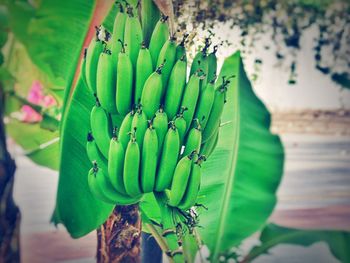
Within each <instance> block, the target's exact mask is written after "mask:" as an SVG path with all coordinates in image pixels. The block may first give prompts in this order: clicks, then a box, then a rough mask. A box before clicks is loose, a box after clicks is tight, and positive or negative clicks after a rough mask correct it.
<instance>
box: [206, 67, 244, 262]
mask: <svg viewBox="0 0 350 263" xmlns="http://www.w3.org/2000/svg"><path fill="white" fill-rule="evenodd" d="M240 63H241V62H240V61H239V63H238V65H237V74H236V76H240V74H239V72H240ZM235 84H236V85H232V86H231V87H232V88H235V89H236V91H235V92H234V93H233V94H237V95H238V94H239V90H238V87H239V78H238V77H237V79H236V83H235ZM232 99H233V100H234V104H233V105H237V107H236V109H237V110H236V111H235V112H234V118H233V120H234V122H233V123H234V124H237V125H234V142H235V143H234V149H233V151H232V153H231V156H232V154H233V159H232V163H231V166H230V170H229V175H230V176H228V178H227V180H226V187H225V192H224V198H223V205H222V209H221V211H220V214H219V220H220V222H219V224H218V231H217V233H218V234H217V235H216V242H215V246H214V251H213V252H212V255H213V257H212V259H213V261H214V262H215V260H216V259H217V258H218V256H219V255H218V254H219V249H220V247H221V243H222V235H223V233H224V231H225V225H226V224H225V221H226V216H227V213H228V206H229V203H230V195H231V193H232V188H233V181H234V177H235V173H234V171H235V170H236V165H237V156H238V149H239V136H240V118H239V117H240V114H239V113H240V104H239V100H238V96H233V97H232ZM231 156H230V157H231ZM229 159H231V158H229Z"/></svg>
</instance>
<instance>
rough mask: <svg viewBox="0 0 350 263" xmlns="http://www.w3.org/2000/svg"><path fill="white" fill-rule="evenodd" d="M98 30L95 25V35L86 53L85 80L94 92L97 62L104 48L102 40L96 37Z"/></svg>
mask: <svg viewBox="0 0 350 263" xmlns="http://www.w3.org/2000/svg"><path fill="white" fill-rule="evenodd" d="M100 30H101V29H100V28H99V27H96V36H95V38H94V39H92V40H91V42H90V44H89V47H88V49H87V53H86V82H87V85H88V87H89V89H90V90H92V91H93V93H94V94H96V77H97V75H96V72H97V63H98V59H99V56H100V53H101V52H102V51H103V48H104V45H103V41H101V40H100V39H99V38H98V35H99V33H100Z"/></svg>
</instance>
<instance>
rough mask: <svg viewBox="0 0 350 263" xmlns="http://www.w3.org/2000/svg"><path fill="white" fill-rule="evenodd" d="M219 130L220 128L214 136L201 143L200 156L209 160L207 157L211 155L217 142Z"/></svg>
mask: <svg viewBox="0 0 350 263" xmlns="http://www.w3.org/2000/svg"><path fill="white" fill-rule="evenodd" d="M219 130H220V127H218V128H217V129H216V131H215V133H214V135H213V136H212V137H210V138H209V139H208V140H207V142H206V143H203V144H202V145H201V152H200V154H201V155H204V156H205V157H207V158H209V156H210V155H211V154H212V152H213V151H214V149H215V147H216V145H217V143H218V140H219Z"/></svg>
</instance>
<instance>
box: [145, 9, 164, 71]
mask: <svg viewBox="0 0 350 263" xmlns="http://www.w3.org/2000/svg"><path fill="white" fill-rule="evenodd" d="M167 20H168V17H167V16H164V15H162V16H161V18H160V20H159V21H158V22H157V24H156V26H155V28H154V30H153V33H152V36H151V40H150V44H149V51H150V53H151V56H152V64H153V66H154V67H156V65H157V61H158V56H159V54H160V51H161V49H162V47H163V45H164V43H165V42H166V41H167V40H168V39H169V27H168V24H167Z"/></svg>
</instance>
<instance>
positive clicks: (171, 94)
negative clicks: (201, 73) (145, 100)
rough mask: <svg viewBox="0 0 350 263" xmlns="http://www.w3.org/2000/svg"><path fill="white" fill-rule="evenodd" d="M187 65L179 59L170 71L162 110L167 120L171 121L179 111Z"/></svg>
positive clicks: (182, 59)
mask: <svg viewBox="0 0 350 263" xmlns="http://www.w3.org/2000/svg"><path fill="white" fill-rule="evenodd" d="M186 70H187V63H186V61H185V60H184V57H182V58H180V59H179V60H178V61H177V62H176V63H175V66H174V67H173V70H172V71H171V74H170V78H169V83H168V87H167V89H166V96H165V103H164V110H165V112H166V113H167V115H168V118H169V119H173V118H174V116H175V115H176V113H177V112H178V110H179V106H180V103H181V99H182V93H183V90H184V87H185V84H186Z"/></svg>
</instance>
